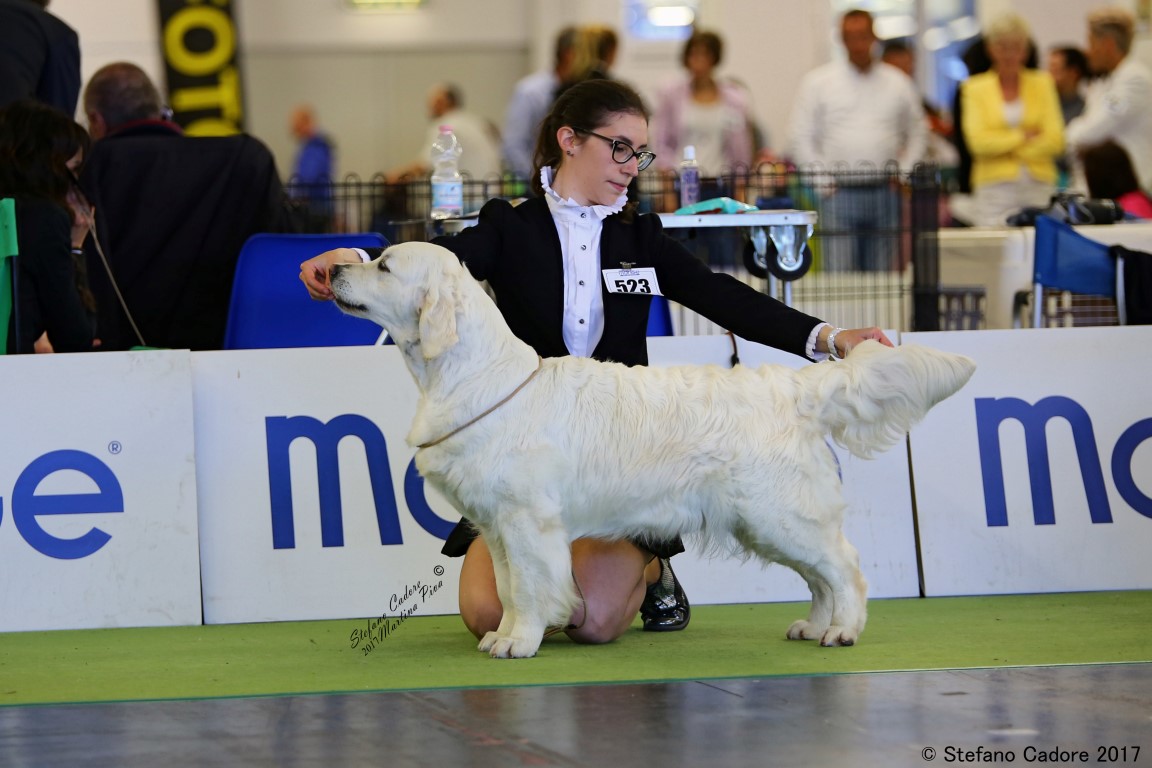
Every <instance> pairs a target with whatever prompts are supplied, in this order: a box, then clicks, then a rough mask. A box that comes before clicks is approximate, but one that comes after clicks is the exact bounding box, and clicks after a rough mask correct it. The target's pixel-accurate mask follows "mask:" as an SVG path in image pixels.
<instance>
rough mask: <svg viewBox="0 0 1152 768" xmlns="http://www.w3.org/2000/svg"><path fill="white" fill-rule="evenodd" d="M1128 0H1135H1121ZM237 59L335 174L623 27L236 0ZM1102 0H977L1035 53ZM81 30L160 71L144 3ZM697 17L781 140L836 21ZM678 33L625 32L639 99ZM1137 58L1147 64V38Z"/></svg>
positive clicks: (371, 164)
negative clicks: (453, 96)
mask: <svg viewBox="0 0 1152 768" xmlns="http://www.w3.org/2000/svg"><path fill="white" fill-rule="evenodd" d="M1119 1H1120V2H1121V3H1125V4H1129V5H1134V2H1135V0H1119ZM234 3H235V6H236V8H237V16H238V22H237V23H238V26H239V28H240V33H241V37H242V46H243V52H244V56H245V60H244V67H243V69H244V73H245V78H246V88H247V93H246V101H247V111H248V129H249V131H250V132H251V133H253V134H255V135H257V136H259V137H260V138H261V139H262V140H264V141H265V142H266V143H267V144H268V145H269V146H270V147H271V148H272V150H273V152H274V153H275V154H276V157H277V161H278V163H279V165H280V169H281V172H282V173H285V174H286V173H287V172H288V169H289V168H290V167H291V159H292V155H293V145H292V141H291V138H290V137H289V136H288V134H287V128H286V118H287V113H288V111H289V110H290V109H291V107H292V106H293V105H294V104H295V103H297V102H299V101H311V102H314V103H315V104H316V105H317V107H318V109H319V112H320V115H321V118H322V120H323V121H324V122H325V124H326V126H327V128H328V129H329V130H330V131H331V132H332V133H333V134H334V135H335V137H336V139H337V141H338V143H339V147H340V155H339V157H340V170H341V172H355V173H359V174H361V175H369V174H371V173H373V172H376V171H380V170H386V169H387V168H389V167H393V166H395V165H398V164H400V163H403V162H406V161H408V160H409V159H411V156H412V154H413V153H414V152H416V150H417V148H418V147H419V144H420V136H421V134H422V129H423V126H424V124H425V116H424V94H425V93H426V91H427V88H428V87H429V86H430V85H431V84H433V83H434V82H436V81H438V80H444V79H450V80H454V81H456V82H457V83H458V84H459V85H460V86H461V87H462V88H463V90H464V92H465V94H466V95H467V96H468V102H469V104H468V106H469V108H470V109H472V110H473V111H476V112H479V113H480V114H482V115H484V116H486V117H489V118H490V119H492V120H494V121H495V122H496V123H497V124H498V125H499V124H501V123H502V122H503V116H504V107H505V103H506V101H507V99H508V96H509V94H510V93H511V90H512V86H513V83H514V81H515V80H516V78H517V77H519V76H521V75H523V74H526V73H527V72H529V71H531V70H532V69H535V68H538V67H541V66H545V65H546V64H547V63H548V61H549V59H550V56H551V48H552V40H553V37H554V35H555V32H556V30H557V29H559V28H560V27H561V26H563V25H565V24H570V23H590V22H600V23H609V24H614V25H615V26H616V27H617V28H618V29H623V27H624V24H623V17H622V10H621V3H620V0H483V2H476V0H435V2H429V3H428V4H427V7H425V8H423V9H421V10H419V11H415V12H411V11H405V12H398V11H393V12H378V13H353V12H350V11H348V10H345V8H344V3H343V0H234ZM1104 4H1107V0H981V2H980V3H979V4H978V13H979V15H980V16H981V17H982V18H985V19H987V18H990V17H991V16H993V15H995V14H996V13H998V12H1000V11H1003V10H1009V9H1014V10H1016V11H1017V12H1019V13H1020V14H1022V15H1023V16H1025V17H1026V18H1028V19H1029V20H1030V22H1031V24H1032V25H1033V31H1034V36H1035V38H1036V41H1037V43H1038V44H1039V45H1040V47H1041V50H1044V49H1046V48H1047V47H1048V46H1051V45H1053V44H1056V43H1062V42H1074V43H1079V44H1083V42H1084V39H1085V34H1086V33H1085V25H1084V16H1085V14H1086V13H1087V11H1088V10H1089V9H1091V8H1093V7H1096V6H1100V5H1104ZM51 9H52V11H53V13H55V14H57V15H59V16H60V17H61V18H63V19H64V20H65V21H67V22H69V23H70V24H71V25H72V26H73V27H75V28H76V29H77V31H78V32H79V33H80V38H81V46H82V53H83V71H84V76H85V78H87V77H88V76H89V75H91V73H92V72H94V71H95V70H96V69H97V68H98V67H99V66H101V65H102V64H105V63H108V62H109V61H114V60H118V59H129V60H133V61H136V62H137V63H139V64H141V66H143V67H144V68H145V69H146V70H147V71H149V73H151V74H153V75H154V76H155V77H156V78H157V80H158V81H159V82H163V76H162V71H161V62H160V57H159V53H158V50H159V43H158V40H159V35H158V30H157V20H156V12H155V3H154V2H153V1H152V0H101V2H99V3H94V2H92V1H91V0H55V1H54V2H53V3H52V6H51ZM699 23H700V24H701V25H702V26H705V27H709V28H713V29H717V30H719V31H720V33H721V34H722V35H723V37H724V39H725V48H726V51H725V61H724V63H723V65H722V68H723V71H725V72H727V73H729V74H732V75H737V76H739V77H741V78H742V79H743V80H745V81H746V82H747V83H748V84H749V86H750V87H751V90H752V94H753V104H754V109H755V112H756V116H757V117H758V119H759V120H760V123H761V124H762V125H763V127H764V128H765V129H767V131H768V135H769V138H770V140H771V142H772V144H773V145H774V146H780V145H782V144H783V143H784V141H785V139H786V135H787V125H788V114H789V111H790V109H791V105H792V101H793V100H794V99H795V96H796V88H797V86H798V81H799V80H800V78H801V76H802V75H803V74H804V73H805V72H807V71H808V70H809V69H811V68H813V67H815V66H817V65H819V64H821V63H823V62H825V61H827V60H828V59H829V58H830V57H832V56H833V55H836V52H835V50H834V43H833V40H834V35H833V34H832V30H833V28H834V25H835V18H834V16H833V14H832V11H831V3H828V2H823V0H808V1H807V2H804V3H800V2H794V0H701V2H700V17H699ZM679 49H680V44H679V43H651V42H639V41H634V40H629V39H627V38H625V39H623V40H622V41H621V47H620V52H619V56H618V60H617V62H616V73H617V75H618V76H619V77H621V78H622V79H625V80H627V81H628V82H631V83H632V84H633V85H635V86H636V87H637V89H639V90H640V91H641V93H642V94H644V95H645V96H646V97H651V96H652V95H653V94H654V92H655V89H656V87H657V86H659V85H660V84H661V83H662V82H664V81H665V80H666V79H668V78H670V77H673V76H675V75H676V74H678V73H679V72H680V66H679V63H678V59H679ZM1137 55H1138V56H1140V57H1141V58H1142V59H1144V60H1146V61H1152V44H1150V43H1149V41H1148V40H1147V39H1143V40H1141V41H1140V42H1139V43H1138V46H1137Z"/></svg>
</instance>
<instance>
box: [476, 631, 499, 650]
mask: <svg viewBox="0 0 1152 768" xmlns="http://www.w3.org/2000/svg"><path fill="white" fill-rule="evenodd" d="M499 639H500V633H498V632H488V633H487V634H485V635H484V637H482V638H480V645H478V646H476V649H477V650H479V651H482V652H484V653H487V652H488V651H490V650H492V646H494V645H496V641H497V640H499Z"/></svg>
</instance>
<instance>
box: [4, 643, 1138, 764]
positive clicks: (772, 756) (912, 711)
mask: <svg viewBox="0 0 1152 768" xmlns="http://www.w3.org/2000/svg"><path fill="white" fill-rule="evenodd" d="M1029 747H1031V749H1032V751H1027V752H1026V751H1025V750H1026V749H1027V748H1029ZM928 750H935V753H934V754H931V753H929V752H928ZM1053 750H1058V751H1060V752H1057V753H1053ZM1080 750H1083V751H1085V752H1086V753H1087V754H1086V756H1084V757H1083V758H1082V756H1081V755H1079V754H1072V753H1073V752H1079V751H1080ZM989 751H999V753H1000V754H999V755H995V756H994V757H998V758H999V759H996V760H994V761H993V760H989V759H988V757H987V756H986V753H987V752H989ZM1008 752H1011V753H1012V759H1011V760H1009V758H1008V756H1007V755H1008ZM1037 752H1039V753H1041V754H1037ZM929 757H932V758H933V759H931V760H929V759H928V758H929ZM1045 757H1047V758H1048V759H1046V760H1045V759H1044V758H1045ZM930 762H937V763H942V764H954V763H964V764H967V763H981V764H987V763H989V762H995V763H997V764H1003V763H1005V762H1013V763H1015V764H1018V765H1028V764H1035V763H1040V762H1044V763H1045V764H1047V765H1083V764H1094V765H1100V764H1128V765H1145V766H1152V664H1128V665H1101V666H1068V667H1031V668H1020V669H984V670H967V671H945V672H900V673H882V674H859V675H830V676H813V677H783V678H768V679H757V680H722V681H701V682H690V683H674V684H650V685H595V686H566V687H565V686H542V687H531V688H504V689H472V690H443V691H414V692H399V693H373V694H355V695H330V696H321V695H316V696H280V697H268V698H248V699H212V700H195V701H170V702H130V703H117V704H89V705H68V706H35V707H6V708H0V766H3V767H4V768H17V767H23V766H34V767H35V768H45V767H47V766H81V765H84V766H87V765H94V766H123V767H124V768H133V767H135V766H149V767H151V766H161V767H162V768H169V767H172V766H185V765H195V766H217V765H219V766H367V765H380V766H410V765H412V766H416V765H419V766H424V765H435V766H459V765H468V766H611V767H615V766H621V768H622V767H623V766H643V765H653V766H676V765H685V766H832V765H846V766H849V765H850V766H912V765H925V764H928V763H930Z"/></svg>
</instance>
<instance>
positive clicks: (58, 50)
mask: <svg viewBox="0 0 1152 768" xmlns="http://www.w3.org/2000/svg"><path fill="white" fill-rule="evenodd" d="M79 96H80V41H79V39H78V38H77V36H76V32H75V30H73V29H72V28H71V27H69V26H68V25H67V24H65V23H64V22H63V21H61V20H60V19H58V18H56V17H55V16H53V15H52V14H50V13H48V12H47V11H45V10H44V9H43V8H41V7H40V6H39V5H37V4H36V3H33V2H29V0H0V106H3V105H5V104H8V103H10V102H13V101H16V100H17V99H23V98H27V97H33V98H36V99H39V100H40V101H42V102H44V103H46V104H51V105H52V106H54V107H56V108H57V109H59V110H60V111H61V112H63V113H64V114H66V115H68V116H69V117H72V115H73V113H75V112H76V102H77V101H78V99H79Z"/></svg>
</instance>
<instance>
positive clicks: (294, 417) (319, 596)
mask: <svg viewBox="0 0 1152 768" xmlns="http://www.w3.org/2000/svg"><path fill="white" fill-rule="evenodd" d="M193 378H194V393H195V403H196V470H197V487H198V491H199V497H200V541H201V561H202V578H203V582H204V620H205V622H206V623H209V624H217V623H233V622H250V621H285V620H303V619H333V618H353V617H356V618H359V617H364V618H380V617H384V616H388V617H391V618H399V617H400V616H404V617H407V616H415V615H430V614H444V613H455V612H456V611H457V610H458V604H457V586H458V583H459V568H460V561H459V559H452V558H448V557H444V556H443V555H441V554H440V547H441V546H442V544H443V540H442V538H441V537H442V536H445V535H447V531H448V530H451V528H452V526H453V525H454V524H455V522H456V521H457V520H459V519H460V516H459V514H457V513H456V511H455V510H454V509H453V508H452V507H451V505H449V504H448V503H447V502H446V501H444V500H443V499H442V498H440V497H438V495H437V494H435V492H434V491H432V489H431V488H429V489H428V497H427V498H425V496H424V483H423V481H422V480H421V479H420V478H419V476H418V475H417V474H416V473H415V470H414V468H413V467H412V457H413V456H414V454H415V451H414V450H413V449H411V448H409V447H408V445H407V444H406V443H405V440H404V438H405V435H406V434H407V433H408V427H409V425H410V424H411V421H412V416H413V414H414V413H415V409H416V397H417V393H416V385H415V383H414V382H413V381H412V377H411V376H410V375H409V373H408V370H407V369H406V368H405V367H404V363H403V361H402V360H401V358H400V353H399V352H398V351H397V349H396V348H395V347H393V346H387V347H331V348H314V349H269V350H245V351H228V352H199V353H197V354H196V355H195V356H194V358H193ZM383 624H386V622H382V625H383Z"/></svg>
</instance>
